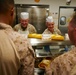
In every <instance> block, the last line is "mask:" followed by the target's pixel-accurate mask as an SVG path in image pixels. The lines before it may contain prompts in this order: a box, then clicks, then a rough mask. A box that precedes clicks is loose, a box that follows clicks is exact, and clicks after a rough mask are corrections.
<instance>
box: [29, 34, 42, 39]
mask: <svg viewBox="0 0 76 75" xmlns="http://www.w3.org/2000/svg"><path fill="white" fill-rule="evenodd" d="M28 38H37V39H41V38H42V34H29V35H28Z"/></svg>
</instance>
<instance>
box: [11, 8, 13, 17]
mask: <svg viewBox="0 0 76 75" xmlns="http://www.w3.org/2000/svg"><path fill="white" fill-rule="evenodd" d="M13 15H14V8H12V9H11V16H13Z"/></svg>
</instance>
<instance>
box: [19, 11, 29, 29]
mask: <svg viewBox="0 0 76 75" xmlns="http://www.w3.org/2000/svg"><path fill="white" fill-rule="evenodd" d="M28 19H29V13H27V12H21V14H20V22H21V26H22V27H23V28H26V27H27V25H28V22H29V20H28Z"/></svg>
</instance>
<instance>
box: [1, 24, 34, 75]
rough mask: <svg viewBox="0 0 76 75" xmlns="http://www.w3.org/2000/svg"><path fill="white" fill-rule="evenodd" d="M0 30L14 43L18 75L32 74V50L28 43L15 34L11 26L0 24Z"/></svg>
mask: <svg viewBox="0 0 76 75" xmlns="http://www.w3.org/2000/svg"><path fill="white" fill-rule="evenodd" d="M0 28H1V29H4V31H5V33H6V34H7V35H8V37H9V38H10V39H11V40H12V41H13V42H14V44H15V47H16V50H17V52H18V54H19V58H20V65H21V66H20V69H19V73H20V75H33V74H34V60H35V59H34V50H33V49H32V47H31V45H30V43H29V42H28V40H27V39H25V38H24V37H23V36H22V35H21V34H19V33H18V32H15V31H14V30H13V29H12V27H11V26H9V25H6V24H4V23H0Z"/></svg>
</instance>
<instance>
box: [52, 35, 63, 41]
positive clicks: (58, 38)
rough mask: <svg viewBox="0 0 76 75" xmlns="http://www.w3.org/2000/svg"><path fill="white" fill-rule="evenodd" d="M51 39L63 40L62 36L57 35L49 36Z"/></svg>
mask: <svg viewBox="0 0 76 75" xmlns="http://www.w3.org/2000/svg"><path fill="white" fill-rule="evenodd" d="M51 39H52V40H61V41H62V40H64V36H62V35H58V34H52V35H51Z"/></svg>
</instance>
